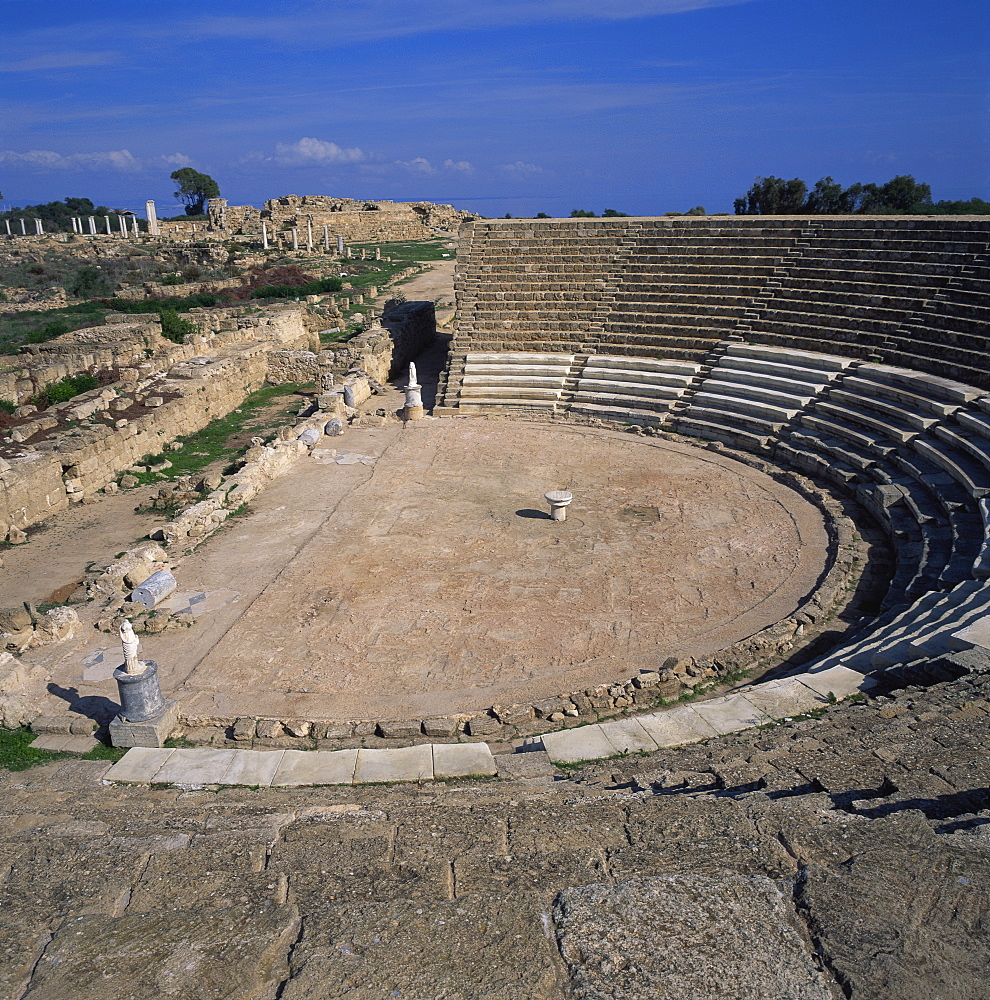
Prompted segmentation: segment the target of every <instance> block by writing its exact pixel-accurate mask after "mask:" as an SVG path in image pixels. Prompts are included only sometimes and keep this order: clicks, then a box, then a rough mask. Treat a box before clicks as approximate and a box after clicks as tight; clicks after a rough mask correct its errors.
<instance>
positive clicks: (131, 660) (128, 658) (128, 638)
mask: <svg viewBox="0 0 990 1000" xmlns="http://www.w3.org/2000/svg"><path fill="white" fill-rule="evenodd" d="M120 641H121V644H122V645H123V647H124V673H126V674H140V673H142V671H143V667H142V666H141V661H140V660H139V659H138V646H139V645H140V640H139V639H138V637H137V636H136V635H135V634H134V627H133V626H132V625H131V623H130V622H129V621H128V620H127V619H126V618H125V619H124V621H123V622H122V623H121V626H120Z"/></svg>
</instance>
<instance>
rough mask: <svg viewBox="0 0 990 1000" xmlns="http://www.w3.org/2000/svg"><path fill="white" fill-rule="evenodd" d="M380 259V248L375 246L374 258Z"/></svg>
mask: <svg viewBox="0 0 990 1000" xmlns="http://www.w3.org/2000/svg"><path fill="white" fill-rule="evenodd" d="M381 259H382V248H381V247H375V260H381Z"/></svg>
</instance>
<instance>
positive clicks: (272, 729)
mask: <svg viewBox="0 0 990 1000" xmlns="http://www.w3.org/2000/svg"><path fill="white" fill-rule="evenodd" d="M257 731H258V739H260V740H277V739H279V737H282V736H284V735H285V729H284V727H283V726H282V723H281V722H279V721H278V719H259V720H258V729H257Z"/></svg>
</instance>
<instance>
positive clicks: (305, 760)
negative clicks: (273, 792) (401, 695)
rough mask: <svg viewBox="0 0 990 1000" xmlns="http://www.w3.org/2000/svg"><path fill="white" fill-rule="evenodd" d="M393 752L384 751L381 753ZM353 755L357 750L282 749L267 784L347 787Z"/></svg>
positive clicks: (352, 774)
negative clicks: (283, 750) (273, 773)
mask: <svg viewBox="0 0 990 1000" xmlns="http://www.w3.org/2000/svg"><path fill="white" fill-rule="evenodd" d="M260 752H261V753H264V752H265V751H263V750H262V751H260ZM394 752H395V751H393V750H386V751H385V753H394ZM357 756H358V751H357V750H286V751H285V752H284V753H283V754H282V759H281V761H279V765H278V768H277V770H276V771H275V775H274V777H273V778H272V782H271V783H272V786H273V787H275V786H277V785H349V784H351V782H352V781H353V780H354V767H355V764H356V763H357Z"/></svg>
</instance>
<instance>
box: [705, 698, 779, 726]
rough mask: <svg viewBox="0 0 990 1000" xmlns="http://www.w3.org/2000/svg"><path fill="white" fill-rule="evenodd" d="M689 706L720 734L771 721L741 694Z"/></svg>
mask: <svg viewBox="0 0 990 1000" xmlns="http://www.w3.org/2000/svg"><path fill="white" fill-rule="evenodd" d="M688 707H689V708H691V709H692V710H693V711H695V712H697V713H698V715H700V716H701V718H702V719H704V720H705V722H707V723H708V725H710V726H711V727H712V729H714V730H715V732H717V733H719V734H722V733H737V732H739V730H740V729H752V728H753V727H754V726H761V725H763V723H764V722H769V721H770V717H769V716H767V715H764V714H763V712H761V711H760V710H759V709H758V708H757V707H756V706H755V705H751V704H750V703H749V702H748V701H747V700H746V697H745V696H744V695H741V694H730V695H725V696H724V697H722V698H713V699H712V700H711V701H703V702H700V703H699V704H697V705H689V706H688Z"/></svg>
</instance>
